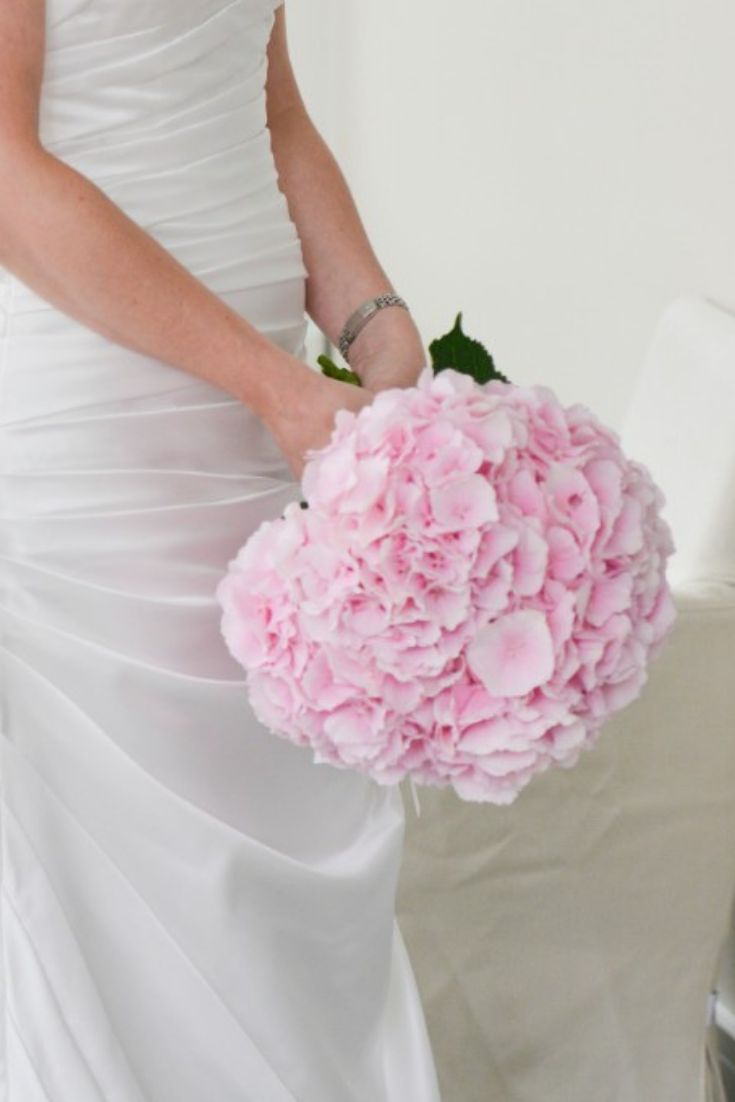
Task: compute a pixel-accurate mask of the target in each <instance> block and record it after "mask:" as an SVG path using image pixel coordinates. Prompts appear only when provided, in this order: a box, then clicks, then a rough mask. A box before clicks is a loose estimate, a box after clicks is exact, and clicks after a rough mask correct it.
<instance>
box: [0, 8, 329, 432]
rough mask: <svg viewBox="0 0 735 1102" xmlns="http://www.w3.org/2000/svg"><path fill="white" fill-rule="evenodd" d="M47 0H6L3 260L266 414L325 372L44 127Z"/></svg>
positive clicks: (95, 325)
mask: <svg viewBox="0 0 735 1102" xmlns="http://www.w3.org/2000/svg"><path fill="white" fill-rule="evenodd" d="M44 32H45V11H44V2H43V0H0V264H1V265H3V266H4V267H5V268H7V269H8V271H10V272H11V273H14V274H15V275H16V276H17V277H18V278H19V279H20V280H22V281H23V282H24V283H26V284H27V285H28V286H29V287H31V288H32V289H34V290H35V291H37V292H38V293H39V294H40V295H41V296H42V297H43V298H45V299H46V300H47V301H49V302H51V303H53V304H55V305H56V306H58V307H59V308H60V309H61V310H63V311H65V312H66V313H68V314H69V315H71V316H72V317H74V318H76V319H78V320H79V321H81V322H82V323H84V324H85V325H87V326H89V327H90V328H92V329H95V330H97V331H98V332H100V333H102V334H103V335H105V336H107V337H109V338H111V339H112V340H115V341H117V342H119V343H121V344H124V345H127V346H128V347H130V348H132V349H134V350H136V351H139V352H142V353H143V354H145V355H150V356H154V357H156V358H159V359H161V360H164V361H166V362H167V363H170V364H172V365H174V366H177V367H181V368H183V369H184V370H186V371H189V372H191V373H192V374H194V375H197V376H199V377H200V378H203V379H205V380H207V381H209V382H212V383H214V384H215V385H217V386H219V387H222V388H223V389H224V390H226V391H229V392H230V393H231V394H233V395H235V396H236V397H237V398H239V399H240V400H241V401H242V402H244V403H245V404H246V405H248V406H250V407H251V408H252V409H253V410H255V412H256V413H257V414H258V415H259V416H261V417H262V418H263V420H264V421H266V423H269V424H271V423H272V422H273V420H274V419H275V417H276V414H277V415H278V417H279V418H280V417H282V416H283V415H284V412H285V414H286V415H287V416H289V417H290V416H293V417H294V418H295V417H296V416H297V410H296V409H294V410H293V413H291V411H290V410H289V411H284V406H285V405H287V404H288V403H294V404H295V403H296V402H298V405H299V407H300V409H301V410H302V411H303V408H304V404H305V403H306V402H307V401H308V398H309V396H310V395H311V394H312V393H313V394H314V395H316V393H317V390H318V387H319V384H320V382H321V381H322V379H323V377H322V376H320V375H319V374H318V373H317V372H315V371H313V370H312V369H311V368H309V367H307V366H306V365H305V364H302V363H301V361H300V360H298V359H297V358H296V357H293V356H290V355H289V354H288V353H286V352H284V351H283V350H282V349H280V348H279V347H278V346H277V345H276V344H274V343H273V342H272V341H270V340H268V338H267V337H266V336H264V335H263V334H261V333H260V332H259V330H257V329H256V328H255V327H254V326H252V325H251V324H250V323H249V322H248V321H246V320H245V318H243V317H242V316H241V315H239V314H238V313H237V312H236V311H234V310H232V309H230V307H228V306H227V304H226V303H225V302H223V300H222V299H221V298H219V297H218V296H217V295H216V294H215V293H214V292H213V291H211V290H210V289H209V288H207V287H206V286H205V285H204V284H203V283H202V282H201V281H200V280H198V279H197V278H196V277H195V276H194V275H193V274H192V273H191V272H189V270H188V269H187V268H186V267H184V266H183V265H182V264H181V263H180V262H179V261H178V260H177V259H176V258H175V257H174V256H173V255H172V254H171V253H169V252H168V251H167V250H166V249H165V248H164V247H163V246H162V245H160V244H159V243H158V242H157V241H156V240H155V238H153V237H152V236H151V235H149V234H147V233H146V232H145V231H144V230H143V229H142V228H141V227H140V226H138V224H137V223H136V222H134V221H133V220H131V219H130V218H129V217H128V216H127V215H126V214H125V213H124V212H123V211H122V210H121V209H120V208H119V207H118V206H117V205H116V204H115V203H113V202H112V200H110V199H109V198H108V197H107V196H106V195H105V193H104V192H103V191H102V190H100V188H98V187H97V186H96V185H95V184H94V183H93V182H91V181H90V180H89V179H88V178H86V177H85V176H83V175H81V174H80V173H79V172H77V171H76V170H75V169H74V168H73V167H71V166H70V165H68V164H66V163H65V162H63V161H61V160H59V159H58V158H56V157H54V156H53V155H52V154H50V153H49V152H48V151H47V150H45V149H44V148H43V146H42V145H41V143H40V140H39V136H38V113H39V95H40V85H41V78H42V70H43V56H44Z"/></svg>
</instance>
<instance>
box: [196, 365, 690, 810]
mask: <svg viewBox="0 0 735 1102" xmlns="http://www.w3.org/2000/svg"><path fill="white" fill-rule="evenodd" d="M302 489H303V492H304V495H305V497H306V499H307V501H308V503H309V508H307V509H302V508H301V507H300V506H299V504H298V502H292V503H291V504H289V505H288V506H287V507H286V510H285V512H284V515H283V516H282V517H279V518H277V519H275V520H272V521H266V522H264V523H263V524H261V525H260V527H259V528H258V530H257V531H256V532H254V533H253V535H252V536H251V537H250V538H249V539H248V541H247V542H246V543H245V545H244V546H243V547H242V548H241V549H240V550H239V552H238V554H237V555H236V557H235V558H234V559H233V560H232V561H231V562H230V563H229V566H228V571H227V573H226V574H225V576H224V577H223V578H222V579H221V581H220V583H219V585H218V587H217V598H218V600H219V602H220V605H221V607H222V613H223V614H222V620H221V627H222V634H223V637H224V640H225V642H226V644H227V646H228V648H229V650H230V652H231V654H232V655H233V656H234V658H235V659H237V660H238V661H239V662H240V663H241V664H242V666H243V667H244V669H245V670H246V673H247V685H248V692H249V696H250V701H251V704H252V707H253V710H254V712H255V714H256V715H257V717H258V718H259V720H260V721H261V722H262V723H264V724H265V725H266V726H267V727H268V728H269V729H270V730H271V731H272V732H273V733H274V734H277V735H280V736H281V737H285V738H289V739H291V740H293V741H294V742H295V743H297V744H298V745H302V746H309V747H311V748H312V750H313V751H314V760H315V761H316V762H325V763H330V764H332V765H334V766H337V767H339V768H357V769H361V770H364V771H365V772H367V773H369V774H370V776H372V777H373V778H374V779H375V780H376V781H378V782H379V783H381V784H390V783H395V782H397V781H400V780H402V779H403V778H404V777H405V776H407V775H410V776H411V777H412V778H413V780H414V781H417V782H419V783H423V784H430V785H439V786H445V785H452V786H453V787H454V789H455V791H456V792H457V794H458V795H459V796H460V797H462V798H463V799H467V800H476V801H488V802H493V803H498V804H507V803H511V802H512V801H513V800H514V799H515V798H516V796H517V795H518V793H519V792H520V791H521V789H522V788H523V787H524V786H525V785H526V784H527V783H528V782H529V781H530V780H531V778H532V777H533V776H534V775H536V774H538V773H540V772H542V771H543V770H545V769H547V768H548V767H549V766H550V765H553V764H557V765H560V766H564V767H567V768H568V767H570V766H572V765H574V764H575V762H576V761H577V760H578V757H579V754H580V752H581V750H582V749H583V748H584V747H590V746H592V745H593V744H594V742H595V741H596V739H597V737H598V736H599V734H600V731H601V728H602V726H603V724H604V723H605V721H606V720H607V719H608V718H609V716H611V715H612V714H613V713H614V712H615V711H618V710H619V709H621V708H623V707H625V705H626V704H628V703H629V702H630V701H632V700H633V699H635V697H636V696H638V695H639V693H640V691H641V689H642V687H643V685H644V683H645V681H646V678H647V672H646V668H647V664H648V662H649V661H650V660H651V659H652V658H654V657H655V656H656V655H657V653H658V652H659V650H660V649H661V647H662V645H663V641H664V639H665V637H666V636H667V634H668V632H669V631H670V629H671V627H672V626H673V623H674V621H675V618H676V611H675V606H674V603H673V600H672V597H671V593H670V590H669V587H668V584H667V581H666V570H665V567H666V559H667V557H668V556H669V555H670V554H671V553H672V552H673V550H674V543H673V540H672V537H671V532H670V529H669V527H668V525H667V524H666V522H665V521H664V520H663V518H662V517H661V515H660V510H661V506H662V505H663V504H665V498H664V496H663V494H662V492H661V490H660V489H659V488H658V487H657V486H656V485H655V483H654V482H653V481H652V478H651V476H650V473H649V471H648V470H647V469H646V468H645V467H644V466H643V465H642V464H640V463H636V462H635V461H633V460H629V459H627V458H626V457H625V455H624V454H623V452H622V450H621V447H620V442H619V437H618V436H617V434H616V433H614V432H613V431H611V430H610V429H608V428H606V427H605V426H603V425H602V424H601V423H600V422H599V421H598V420H597V419H596V418H595V416H594V415H593V414H592V413H591V412H590V410H588V409H587V408H585V407H584V406H581V405H574V406H570V407H568V408H564V407H563V406H562V405H561V404H560V403H559V401H558V400H557V398H556V397H555V395H554V393H553V391H552V390H550V389H549V388H548V387H545V386H528V387H525V386H516V385H514V384H508V383H504V382H500V381H498V380H493V381H491V382H489V383H485V384H483V385H480V384H478V383H476V382H475V381H474V380H473V379H472V378H471V377H470V376H468V375H465V374H462V373H460V372H458V371H455V370H454V369H452V368H447V369H444V370H442V371H441V372H438V373H436V374H434V373H433V371H432V369H431V368H428V367H427V368H425V369H424V371H423V372H422V374H421V376H420V377H419V379H418V381H417V384H416V385H415V386H414V387H409V388H394V389H389V390H383V391H380V392H379V393H378V394H377V395H376V397H375V399H374V400H373V402H372V403H371V404H370V405H369V406H366V407H364V408H363V409H361V410H360V411H359V413H358V414H357V415H355V414H354V413H352V412H351V411H348V410H340V411H339V412H338V414H337V416H336V418H335V427H334V430H333V433H332V437H331V440H330V442H329V444H328V445H327V446H326V447H324V448H322V449H320V450H319V451H312V452H310V453H309V455H308V456H307V463H306V466H305V467H304V472H303V475H302Z"/></svg>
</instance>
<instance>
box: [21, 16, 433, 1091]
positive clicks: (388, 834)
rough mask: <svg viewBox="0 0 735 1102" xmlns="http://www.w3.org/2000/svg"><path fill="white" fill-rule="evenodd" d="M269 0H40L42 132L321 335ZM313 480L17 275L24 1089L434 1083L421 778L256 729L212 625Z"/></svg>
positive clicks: (224, 282) (222, 405) (209, 271)
mask: <svg viewBox="0 0 735 1102" xmlns="http://www.w3.org/2000/svg"><path fill="white" fill-rule="evenodd" d="M275 6H276V5H274V2H273V0H47V9H46V20H47V40H46V64H45V72H44V83H43V89H42V100H41V138H42V140H43V143H44V145H45V146H46V148H47V149H48V150H49V151H50V152H52V153H54V154H56V155H57V156H58V157H59V158H61V159H62V160H64V161H66V162H67V163H69V164H71V165H73V166H74V167H75V168H77V169H78V170H79V171H81V172H82V173H84V174H85V175H86V176H88V177H90V178H91V179H92V180H93V181H94V182H95V183H96V184H97V185H98V186H99V187H101V188H102V189H103V190H104V191H105V192H106V193H107V194H108V195H109V196H110V198H112V199H113V200H114V201H115V202H116V203H117V204H118V205H119V206H120V207H121V208H122V209H123V210H124V211H125V212H126V213H127V214H129V215H130V216H131V217H132V218H133V219H134V220H135V221H137V222H138V223H139V224H140V225H141V226H142V227H144V228H145V229H146V230H147V231H148V233H150V234H151V235H152V236H153V237H155V238H157V239H158V241H160V242H161V243H162V244H163V245H164V246H166V248H168V249H169V250H170V251H171V252H172V253H173V254H174V255H175V256H176V257H177V258H178V259H179V260H181V261H182V262H183V263H184V264H185V265H186V266H187V267H188V268H189V269H190V270H191V271H192V272H193V273H194V274H195V275H196V276H197V277H198V278H199V279H200V280H202V281H203V282H204V283H206V284H207V285H208V286H209V287H210V288H212V289H213V290H214V291H215V292H216V293H217V294H219V295H220V296H221V297H222V298H223V300H224V301H226V302H227V303H228V304H229V305H230V306H231V307H233V308H234V309H235V310H237V311H239V312H240V313H241V314H242V315H243V316H244V317H246V318H247V319H248V320H249V321H251V322H252V323H253V324H254V325H255V326H256V327H257V328H258V329H260V330H261V331H262V332H264V333H266V334H267V335H268V337H269V338H270V339H271V340H273V341H274V342H276V343H278V344H279V345H280V346H281V347H283V348H284V349H288V350H289V351H290V352H292V353H294V354H296V355H298V356H300V357H301V358H304V357H305V344H304V338H305V331H306V321H305V315H304V301H305V300H304V294H305V276H306V271H305V268H304V264H303V258H302V253H301V248H300V239H299V237H298V235H297V232H296V227H295V224H294V223H293V222H292V221H291V219H290V218H289V213H288V208H287V205H286V200H285V195H284V194H283V192H282V191H281V190H280V188H279V184H278V180H277V175H276V169H275V163H274V160H273V156H272V149H271V144H270V132H269V131H268V129H267V128H266V126H265V95H264V80H265V74H266V52H265V51H266V46H267V43H268V39H269V35H270V32H271V29H272V26H273V20H274V11H275ZM80 217H83V212H81V211H80ZM100 278H101V279H105V280H110V279H112V280H113V281H114V278H115V258H114V256H113V257H110V258H109V264H108V265H107V266H106V267H105V270H104V272H100ZM142 291H144V288H142ZM300 496H301V492H300V486H299V484H298V483H297V482H296V481H295V480H294V479H293V478H292V476H291V475H290V473H289V470H288V468H287V467H286V465H285V462H284V460H283V458H282V455H281V453H280V451H279V449H278V448H277V446H276V444H275V442H274V440H273V439H272V437H271V435H270V434H269V432H268V431H267V430H266V428H265V427H264V425H263V423H262V422H260V421H259V420H258V418H257V417H256V416H255V415H254V414H253V413H252V412H251V411H250V410H249V409H248V408H247V407H246V406H244V405H243V404H242V403H240V402H239V401H237V400H236V399H235V398H234V397H233V396H232V395H230V394H229V393H228V392H225V391H224V390H222V389H220V388H218V387H215V386H213V385H210V384H208V383H206V382H204V381H203V380H201V379H199V378H198V377H196V376H194V375H193V374H191V373H187V372H185V371H183V370H180V369H177V368H176V367H174V366H172V365H170V364H166V363H164V362H162V361H159V360H156V359H154V358H151V357H147V356H145V355H142V354H139V353H136V352H133V351H131V350H129V349H127V348H125V347H123V346H122V345H121V344H118V343H116V342H113V341H111V340H109V339H106V338H105V337H103V336H102V335H100V334H98V333H97V332H95V331H93V330H92V329H90V328H88V327H85V326H84V325H82V324H81V323H79V322H77V321H76V320H74V319H73V318H72V317H71V316H70V315H68V314H65V313H64V312H62V311H61V310H59V309H57V308H55V307H54V306H53V305H51V304H50V303H49V302H47V301H45V300H44V299H43V298H42V297H40V296H39V295H38V294H37V293H35V292H34V291H33V290H32V289H31V288H30V287H29V286H27V285H25V284H24V283H23V282H22V281H21V280H20V279H18V278H17V277H15V276H14V275H13V274H12V272H10V271H8V270H6V269H0V583H1V585H0V636H1V647H0V654H1V655H2V666H1V668H0V702H1V703H2V717H1V719H2V738H1V739H0V748H1V756H0V815H1V818H0V825H1V831H2V835H1V843H2V850H1V854H2V863H1V881H2V882H1V888H2V891H1V894H0V942H1V943H0V949H1V956H0V995H1V1002H0V1100H2V1102H436V1100H437V1099H438V1090H437V1084H436V1077H435V1069H434V1063H433V1060H432V1053H431V1048H430V1045H429V1042H428V1037H427V1033H426V1027H425V1021H424V1017H423V1011H422V1006H421V1003H420V1000H419V997H418V992H417V988H416V985H415V980H414V975H413V972H412V969H411V964H410V961H409V959H408V957H407V954H406V950H405V946H404V943H403V940H402V937H401V933H400V930H399V928H398V926H397V923H396V920H395V912H394V893H395V889H396V884H397V877H398V871H399V866H400V860H401V856H402V843H403V832H404V828H405V822H404V803H403V796H402V792H401V791H400V790H399V789H398V788H396V787H383V786H380V785H378V784H377V783H376V782H374V781H373V780H371V779H369V778H367V777H365V776H364V775H361V774H358V773H357V772H352V771H348V770H341V769H338V768H336V767H334V766H331V765H326V764H316V763H314V762H313V759H312V754H311V752H310V751H309V750H308V749H306V748H302V747H296V746H294V745H292V744H291V743H290V742H287V741H286V740H284V739H282V738H279V737H278V736H276V735H274V734H272V733H270V732H269V731H267V730H266V729H265V728H264V727H262V726H261V725H259V723H258V722H257V721H256V719H255V717H254V715H253V713H252V711H251V709H250V707H249V705H248V700H247V694H246V688H245V680H244V674H243V671H242V669H241V668H240V667H239V666H238V665H237V664H236V662H235V661H234V659H233V658H232V657H231V656H230V655H229V653H228V651H227V649H226V647H225V644H224V642H223V640H222V637H221V635H220V631H219V624H220V609H219V606H218V605H217V603H216V601H215V597H214V590H215V586H216V584H217V582H218V580H219V578H220V576H221V575H222V574H223V572H224V571H225V569H226V567H227V563H228V560H229V559H230V558H232V557H233V556H234V554H235V552H236V550H237V549H238V547H239V546H240V545H241V544H242V543H244V542H245V540H246V539H247V537H248V536H249V534H250V533H251V532H252V531H253V530H254V529H255V528H256V527H257V526H258V525H259V524H260V522H261V521H263V520H264V519H266V518H273V517H276V516H279V515H280V513H281V512H282V510H283V508H284V507H285V505H286V504H287V502H289V501H292V500H295V499H298V498H299V497H300Z"/></svg>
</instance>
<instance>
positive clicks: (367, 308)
mask: <svg viewBox="0 0 735 1102" xmlns="http://www.w3.org/2000/svg"><path fill="white" fill-rule="evenodd" d="M384 306H402V307H403V309H404V310H408V306H407V305H406V303H405V302H404V301H403V299H402V298H401V296H400V295H396V294H394V293H393V292H392V291H389V292H387V293H386V294H383V295H375V297H374V298H369V299H368V300H367V301H366V302H363V303H362V305H361V306H358V308H357V309H356V310H354V311H353V312H352V313H351V314H350V316H349V317H348V319H347V321H346V322H345V325H344V329H343V330H342V332H341V333H340V335H339V340H338V342H337V344H338V347H339V350H340V353H341V354H342V356H344V358H345V360H347V362H348V363H349V360H348V359H347V350H348V348H349V347H350V345H351V344H352V342H353V341H354V339H355V337H356V336H357V334H358V333H359V332H360V330H361V329H362V328H363V326H364V325H366V323H367V322H368V321H369V320H370V318H372V317H375V315H376V314H377V312H378V310H381V309H382V308H383V307H384Z"/></svg>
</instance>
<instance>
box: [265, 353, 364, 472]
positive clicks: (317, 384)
mask: <svg viewBox="0 0 735 1102" xmlns="http://www.w3.org/2000/svg"><path fill="white" fill-rule="evenodd" d="M309 374H310V376H312V377H310V378H308V379H307V378H306V377H304V390H303V393H302V394H301V395H300V396H295V398H294V400H291V401H288V402H284V404H283V406H282V408H281V409H279V411H278V413H277V414H276V415H275V416H274V417H273V418H272V419H271V421H270V424H269V426H268V427H269V428H270V431H271V433H272V434H273V436H274V438H275V440H276V443H277V444H278V446H279V448H280V449H281V451H282V452H283V454H284V457H285V459H286V462H287V463H288V466H289V468H290V470H291V473H292V474H293V476H294V478H296V479H297V480H298V481H300V480H301V475H302V473H303V470H304V466H305V465H306V460H305V453H306V451H307V449H312V448H313V449H318V448H322V447H324V446H325V445H326V444H328V443H329V440H330V438H331V435H332V431H333V429H334V423H335V415H336V413H337V410H339V409H350V410H352V411H353V412H354V413H358V412H359V411H360V410H361V409H362V407H363V406H366V405H369V404H370V403H371V402H372V400H373V398H374V397H375V391H373V390H371V389H370V388H369V387H366V386H356V385H354V384H352V383H343V382H341V381H340V380H339V379H332V378H330V377H329V376H327V375H318V374H317V373H316V372H312V371H311V370H310V372H309ZM299 398H300V400H299Z"/></svg>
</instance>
